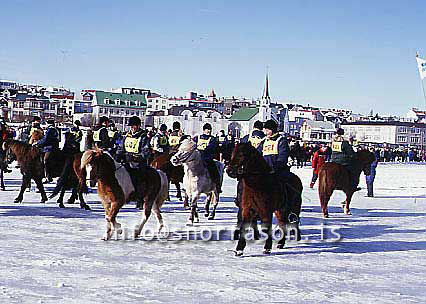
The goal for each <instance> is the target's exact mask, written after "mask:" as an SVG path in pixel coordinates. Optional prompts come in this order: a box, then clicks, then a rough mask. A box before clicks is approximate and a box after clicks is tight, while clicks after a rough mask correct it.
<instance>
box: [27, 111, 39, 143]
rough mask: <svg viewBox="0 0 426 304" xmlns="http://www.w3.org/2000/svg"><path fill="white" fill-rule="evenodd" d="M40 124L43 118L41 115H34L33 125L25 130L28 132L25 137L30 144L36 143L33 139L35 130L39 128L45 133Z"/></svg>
mask: <svg viewBox="0 0 426 304" xmlns="http://www.w3.org/2000/svg"><path fill="white" fill-rule="evenodd" d="M40 124H41V118H40V117H39V116H34V117H33V121H32V123H31V125H30V126H29V127H28V128H27V129H26V130H25V132H24V133H25V134H26V136H25V137H26V138H25V139H26V141H27V142H28V143H29V144H30V145H32V144H33V143H34V142H33V139H32V135H33V133H34V131H35V130H39V131H41V132H42V133H43V129H42V128H41V126H40Z"/></svg>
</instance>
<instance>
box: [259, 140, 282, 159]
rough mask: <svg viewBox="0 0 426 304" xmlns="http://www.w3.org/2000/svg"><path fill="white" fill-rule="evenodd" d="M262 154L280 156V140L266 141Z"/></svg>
mask: <svg viewBox="0 0 426 304" xmlns="http://www.w3.org/2000/svg"><path fill="white" fill-rule="evenodd" d="M262 154H263V156H266V155H278V140H270V139H267V140H265V142H264V143H263V149H262Z"/></svg>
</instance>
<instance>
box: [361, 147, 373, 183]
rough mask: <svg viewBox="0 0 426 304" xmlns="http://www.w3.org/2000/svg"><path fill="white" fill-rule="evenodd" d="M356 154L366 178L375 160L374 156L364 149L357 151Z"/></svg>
mask: <svg viewBox="0 0 426 304" xmlns="http://www.w3.org/2000/svg"><path fill="white" fill-rule="evenodd" d="M356 154H357V157H358V159H359V161H360V163H361V167H362V171H363V172H364V174H365V175H366V176H368V175H370V174H371V164H372V163H373V162H374V161H375V160H376V156H375V155H374V153H373V152H370V151H368V150H364V149H361V150H358V151H357V152H356Z"/></svg>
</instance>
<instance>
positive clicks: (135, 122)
mask: <svg viewBox="0 0 426 304" xmlns="http://www.w3.org/2000/svg"><path fill="white" fill-rule="evenodd" d="M141 123H142V122H141V119H140V118H139V117H137V116H132V117H130V118H129V123H128V124H127V125H128V126H140V125H141Z"/></svg>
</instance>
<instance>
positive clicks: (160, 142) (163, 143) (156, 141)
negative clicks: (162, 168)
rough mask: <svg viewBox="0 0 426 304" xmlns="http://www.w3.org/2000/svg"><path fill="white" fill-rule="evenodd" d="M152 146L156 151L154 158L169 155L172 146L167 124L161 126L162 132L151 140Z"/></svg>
mask: <svg viewBox="0 0 426 304" xmlns="http://www.w3.org/2000/svg"><path fill="white" fill-rule="evenodd" d="M151 145H152V150H153V151H154V157H157V156H160V155H162V154H167V153H169V150H170V145H169V138H168V136H167V126H166V125H165V124H162V125H161V126H160V130H159V131H158V132H157V134H155V135H154V137H153V138H152V139H151Z"/></svg>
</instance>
